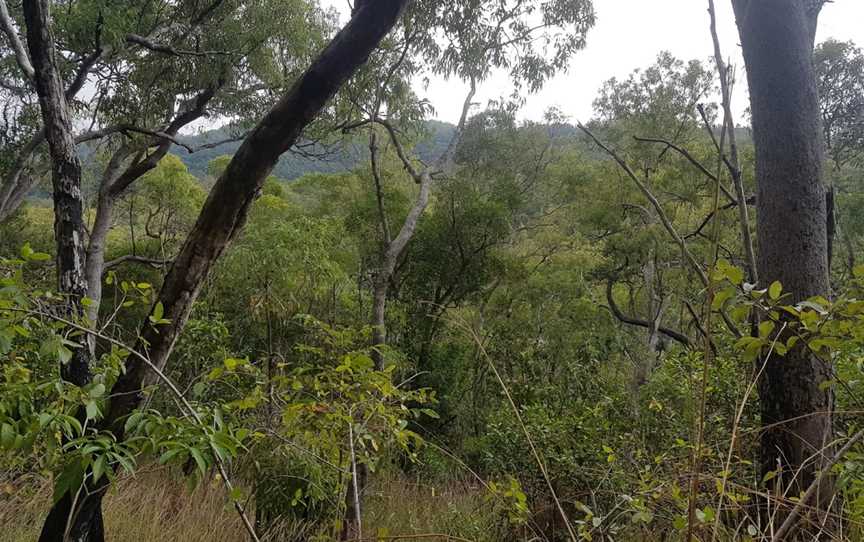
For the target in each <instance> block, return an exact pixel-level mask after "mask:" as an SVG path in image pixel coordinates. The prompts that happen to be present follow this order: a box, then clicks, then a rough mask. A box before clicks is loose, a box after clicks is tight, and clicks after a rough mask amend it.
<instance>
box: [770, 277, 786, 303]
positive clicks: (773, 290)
mask: <svg viewBox="0 0 864 542" xmlns="http://www.w3.org/2000/svg"><path fill="white" fill-rule="evenodd" d="M782 292H783V285H781V284H780V282H779V281H776V280H775V281H774V282H772V283H771V286H769V287H768V297H770V298H771V299H773V300H774V301H776V300H778V299H780V294H781V293H782Z"/></svg>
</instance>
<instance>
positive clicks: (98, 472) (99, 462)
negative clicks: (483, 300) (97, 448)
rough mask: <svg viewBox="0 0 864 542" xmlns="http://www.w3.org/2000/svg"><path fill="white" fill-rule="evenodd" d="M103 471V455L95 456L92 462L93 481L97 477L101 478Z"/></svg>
mask: <svg viewBox="0 0 864 542" xmlns="http://www.w3.org/2000/svg"><path fill="white" fill-rule="evenodd" d="M104 472H105V456H104V455H100V456H99V457H97V458H96V461H94V462H93V481H94V482H98V481H99V478H102V474H103V473H104Z"/></svg>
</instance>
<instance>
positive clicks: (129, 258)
mask: <svg viewBox="0 0 864 542" xmlns="http://www.w3.org/2000/svg"><path fill="white" fill-rule="evenodd" d="M130 262H131V263H143V264H147V265H152V266H153V267H156V268H160V267H165V266H166V265H168V264H170V263H171V260H163V259H160V258H147V257H145V256H136V255H134V254H126V255H124V256H120V257H119V258H115V259H113V260H109V261H107V262H105V265H104V266H103V272H104V271H107V270H109V269H111V268H113V267H117V266H118V265H122V264H124V263H130Z"/></svg>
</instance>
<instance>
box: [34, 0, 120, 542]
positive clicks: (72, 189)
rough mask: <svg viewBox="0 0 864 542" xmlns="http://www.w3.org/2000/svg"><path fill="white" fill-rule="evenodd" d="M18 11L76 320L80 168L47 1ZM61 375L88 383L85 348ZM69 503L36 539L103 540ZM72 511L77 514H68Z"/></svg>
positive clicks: (94, 507)
mask: <svg viewBox="0 0 864 542" xmlns="http://www.w3.org/2000/svg"><path fill="white" fill-rule="evenodd" d="M23 9H24V20H25V22H26V24H27V43H28V47H29V50H30V58H31V60H32V62H33V67H34V70H35V75H34V86H35V87H36V92H37V94H38V96H39V106H40V109H41V111H42V119H43V122H44V123H45V129H44V133H45V138H46V139H47V141H48V148H49V151H50V154H51V179H52V183H53V186H54V238H55V242H56V247H57V256H56V260H57V276H58V291H59V292H60V293H61V294H62V295H64V296H66V299H65V305H66V306H65V311H66V314H67V316H68V317H70V318H73V319H74V318H77V317H80V316H81V309H82V307H81V300H82V299H83V297H84V296H85V295H86V294H87V279H86V276H85V247H84V239H85V238H84V235H85V229H84V205H83V200H82V197H81V164H80V162H79V160H78V154H77V149H76V145H75V139H74V137H73V136H72V124H71V121H70V118H69V109H68V105H67V101H66V96H65V93H64V90H63V83H62V81H61V79H60V74H59V72H58V70H57V65H56V59H55V51H54V38H53V35H52V32H51V24H50V15H49V2H48V0H33V1H28V2H25V3H24V5H23ZM60 374H61V376H62V377H63V379H65V380H67V381H69V382H71V383H73V384H75V385H78V386H84V385H86V384H88V383H89V382H90V381H91V378H92V375H91V373H90V351H89V349H88V348H76V349H75V350H74V353H73V356H72V359H71V360H70V361H69V362H68V363H67V364H65V365H63V366H62V367H61V368H60ZM72 502H73V495H72V494H69V493H67V494H66V495H64V496H63V498H61V499H60V501H59V502H58V503H57V505H56V506H54V507H53V508H52V511H51V513H50V514H49V516H48V519H47V520H46V522H45V525H44V528H43V530H42V533H41V535H40V537H39V540H40V542H65V541H66V540H69V541H71V542H101V541H102V540H103V538H104V534H103V527H102V512H101V508H100V506H99V505H98V502H95V501H94V500H92V499H91V498H89V497H88V496H86V495H81V496H79V497H78V502H77V503H76V504H77V505H76V506H75V507H73V506H72ZM73 508H74V509H76V510H77V512H78V513H75V514H73V513H72V511H73ZM67 532H68V536H66V535H67Z"/></svg>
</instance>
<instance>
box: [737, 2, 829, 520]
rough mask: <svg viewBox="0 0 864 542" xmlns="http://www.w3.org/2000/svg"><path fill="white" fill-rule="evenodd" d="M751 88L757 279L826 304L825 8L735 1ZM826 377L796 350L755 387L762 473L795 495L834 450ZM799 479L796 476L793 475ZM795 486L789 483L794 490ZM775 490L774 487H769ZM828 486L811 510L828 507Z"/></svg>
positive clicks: (770, 365)
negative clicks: (821, 65) (817, 71)
mask: <svg viewBox="0 0 864 542" xmlns="http://www.w3.org/2000/svg"><path fill="white" fill-rule="evenodd" d="M733 5H734V7H735V15H736V19H737V23H738V29H739V33H740V36H741V45H742V48H743V52H744V60H745V64H746V68H747V79H748V82H749V86H750V102H751V111H752V116H753V120H752V122H753V139H754V143H755V147H756V180H757V184H758V192H757V227H756V229H757V238H758V244H759V251H758V252H759V256H758V271H759V276H760V280H761V284H762V285H763V287H764V286H765V285H768V284H771V283H772V282H773V281H775V280H776V281H780V282H781V283H782V284H783V290H784V291H785V292H788V293H791V294H792V298H793V299H791V300H790V301H792V302H797V301H801V300H803V299H806V298H808V297H810V296H815V295H822V296H827V295H828V292H829V282H828V233H827V224H828V216H827V209H826V189H825V186H824V185H823V183H822V153H823V150H822V128H821V124H820V123H821V121H820V111H819V102H818V97H817V91H816V81H815V76H814V71H813V64H812V52H813V36H814V33H815V28H816V18H817V16H818V8H819V7H820V6H821V2H811V1H807V0H750V1H747V0H733ZM829 378H830V368H829V367H826V366H824V365H823V363H822V362H821V361H819V360H817V359H816V358H815V357H814V356H812V355H811V354H810V353H809V351H808V350H807V347H806V346H804V345H802V344H801V343H799V346H798V347H797V348H793V349H792V350H790V352H789V353H788V354H787V355H786V356H785V357H781V356H778V355H776V354H775V355H773V356H772V357H771V358H770V359H768V360H767V362H766V367H765V372H764V376H763V378H762V380H761V381H760V383H759V396H760V400H761V412H762V424H763V425H764V426H766V427H767V429H766V430H765V431H764V432H763V433H762V442H761V463H762V472H763V473H767V472H770V471H775V470H776V469H777V468H778V466H779V467H780V468H781V469H782V473H781V475H779V476H777V477H776V478H774V480H773V481H772V483H773V484H775V485H776V484H782V489H781V491H782V490H785V488H786V487H787V486H789V485H790V484H791V486H792V487H791V491H789V495H798V494H799V492H800V491H803V490H804V489H806V488H807V487H808V486H809V485H810V484H811V483H812V482H813V481H814V480H815V479H816V476H817V474H818V472H819V470H820V466H821V465H822V464H823V463H824V461H823V458H824V457H825V455H829V456H830V451H828V452H827V453H826V451H825V450H824V447H825V446H826V445H827V444H828V442H829V441H830V440H831V414H830V411H831V409H832V406H833V396H832V392H831V390H830V387H825V389H822V388H823V383H825V382H826V381H827V380H829ZM799 469H800V473H798V475H797V476H795V473H796V471H798V470H799ZM793 477H794V480H793ZM775 487H776V486H775ZM831 493H832V485H831V483H830V482H826V483H824V487H822V488H821V489H820V492H819V499H818V501H817V503H816V504H817V506H818V507H821V508H823V509H824V508H825V507H827V506H828V505H829V500H830V497H831Z"/></svg>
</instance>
